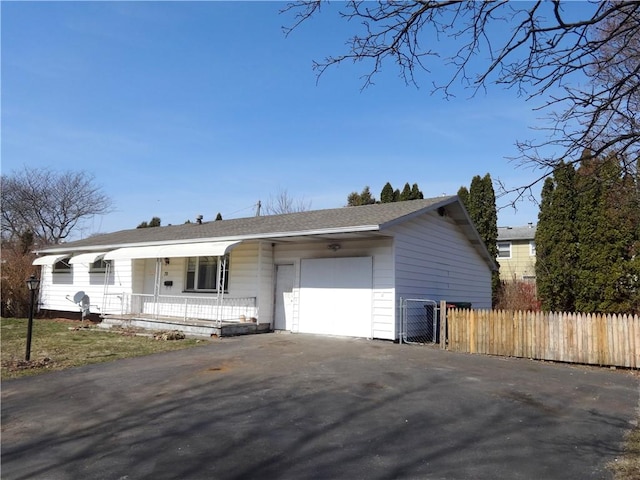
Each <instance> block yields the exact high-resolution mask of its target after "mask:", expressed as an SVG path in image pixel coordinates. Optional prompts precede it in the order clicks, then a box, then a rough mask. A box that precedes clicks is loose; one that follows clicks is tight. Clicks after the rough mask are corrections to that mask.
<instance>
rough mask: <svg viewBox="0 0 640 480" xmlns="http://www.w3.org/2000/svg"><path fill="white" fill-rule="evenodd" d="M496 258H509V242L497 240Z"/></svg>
mask: <svg viewBox="0 0 640 480" xmlns="http://www.w3.org/2000/svg"><path fill="white" fill-rule="evenodd" d="M498 258H511V242H498Z"/></svg>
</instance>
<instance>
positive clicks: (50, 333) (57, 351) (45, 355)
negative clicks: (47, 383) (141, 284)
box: [0, 318, 209, 380]
mask: <svg viewBox="0 0 640 480" xmlns="http://www.w3.org/2000/svg"><path fill="white" fill-rule="evenodd" d="M0 335H1V337H0V340H1V343H0V347H1V358H2V379H3V380H4V379H8V378H16V377H23V376H27V375H37V374H40V373H44V372H48V371H52V370H62V369H65V368H69V367H77V366H80V365H87V364H90V363H100V362H108V361H111V360H115V359H118V358H127V357H137V356H142V355H149V354H151V353H156V352H166V351H170V350H179V349H182V348H189V347H193V346H195V345H204V344H206V343H208V342H209V341H208V340H206V339H204V340H203V339H191V338H189V339H181V340H156V339H155V338H153V337H152V336H140V335H136V334H134V332H132V331H126V330H120V331H113V332H111V331H108V330H102V329H99V328H97V327H96V326H95V325H93V324H91V323H89V322H84V323H81V322H79V321H77V320H65V319H55V320H52V319H46V320H40V319H36V320H34V321H33V333H32V337H31V360H30V361H29V362H26V361H25V360H24V359H25V353H26V345H27V320H26V319H22V318H20V319H16V318H2V319H1V320H0Z"/></svg>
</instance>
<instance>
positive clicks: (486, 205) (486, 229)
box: [458, 173, 501, 305]
mask: <svg viewBox="0 0 640 480" xmlns="http://www.w3.org/2000/svg"><path fill="white" fill-rule="evenodd" d="M458 197H459V198H460V201H461V202H462V204H463V205H464V206H465V208H466V209H467V212H468V213H469V217H470V218H471V221H472V222H473V224H474V226H475V227H476V230H477V231H478V234H479V235H480V237H481V238H482V241H483V242H484V244H485V245H486V247H487V250H488V251H489V253H490V254H491V256H492V257H493V258H496V257H497V256H498V212H497V209H496V195H495V191H494V189H493V182H492V180H491V175H489V174H488V173H487V174H486V175H485V176H484V177H480V175H476V176H475V177H473V178H472V179H471V186H470V188H469V189H468V190H467V188H466V187H464V186H462V187H460V189H458ZM500 285H501V284H500V272H498V271H496V272H493V273H492V274H491V297H492V303H493V305H495V304H496V303H497V301H498V296H499V294H500Z"/></svg>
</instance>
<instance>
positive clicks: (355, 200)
mask: <svg viewBox="0 0 640 480" xmlns="http://www.w3.org/2000/svg"><path fill="white" fill-rule="evenodd" d="M372 203H376V199H375V197H374V196H373V195H371V190H370V189H369V186H368V185H367V186H366V187H364V188H363V189H362V192H360V193H358V192H351V193H350V194H349V196H348V197H347V206H348V207H357V206H359V205H371V204H372Z"/></svg>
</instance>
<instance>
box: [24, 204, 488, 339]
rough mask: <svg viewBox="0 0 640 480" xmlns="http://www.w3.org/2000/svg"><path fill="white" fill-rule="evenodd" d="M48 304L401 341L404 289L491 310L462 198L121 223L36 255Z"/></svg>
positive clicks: (481, 250)
mask: <svg viewBox="0 0 640 480" xmlns="http://www.w3.org/2000/svg"><path fill="white" fill-rule="evenodd" d="M37 253H38V254H39V255H43V256H41V257H39V258H37V259H36V260H35V262H34V264H36V265H42V274H41V277H42V282H41V294H40V304H39V306H40V308H41V309H46V310H63V311H76V312H77V311H78V305H81V304H82V303H85V307H87V308H90V310H91V312H94V313H96V312H97V313H99V314H100V315H102V316H103V317H109V316H111V315H113V316H115V315H122V314H127V315H131V316H145V315H161V316H166V317H184V318H187V317H188V318H198V319H208V320H211V321H212V322H215V321H233V320H235V321H239V320H245V321H250V320H251V321H255V322H257V323H259V324H268V325H270V328H272V329H276V330H290V331H293V332H305V333H319V334H333V335H346V336H355V337H368V338H380V339H389V340H396V339H398V338H399V326H400V324H399V303H400V298H428V299H432V300H436V301H440V300H447V301H459V302H470V303H472V305H473V307H474V308H491V272H492V270H495V268H496V264H495V262H494V259H493V258H491V255H490V254H489V253H488V251H487V249H486V247H485V246H484V244H483V242H482V241H481V239H480V237H479V235H478V233H477V231H476V229H475V227H474V226H473V225H472V223H471V220H470V219H469V216H468V214H467V212H466V210H465V209H464V207H463V206H462V204H461V202H460V200H459V199H458V197H457V196H452V197H439V198H433V199H424V200H413V201H406V202H397V203H386V204H377V205H365V206H360V207H344V208H336V209H330V210H316V211H309V212H300V213H290V214H284V215H271V216H263V217H250V218H239V219H232V220H222V221H212V222H201V221H200V220H199V221H198V222H196V223H190V224H184V225H174V226H166V227H153V228H140V229H133V230H124V231H119V232H115V233H111V234H104V235H98V236H94V237H90V238H87V239H84V240H79V241H76V242H70V243H66V244H61V245H57V246H55V247H50V248H46V249H43V250H41V251H39V252H37Z"/></svg>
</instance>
